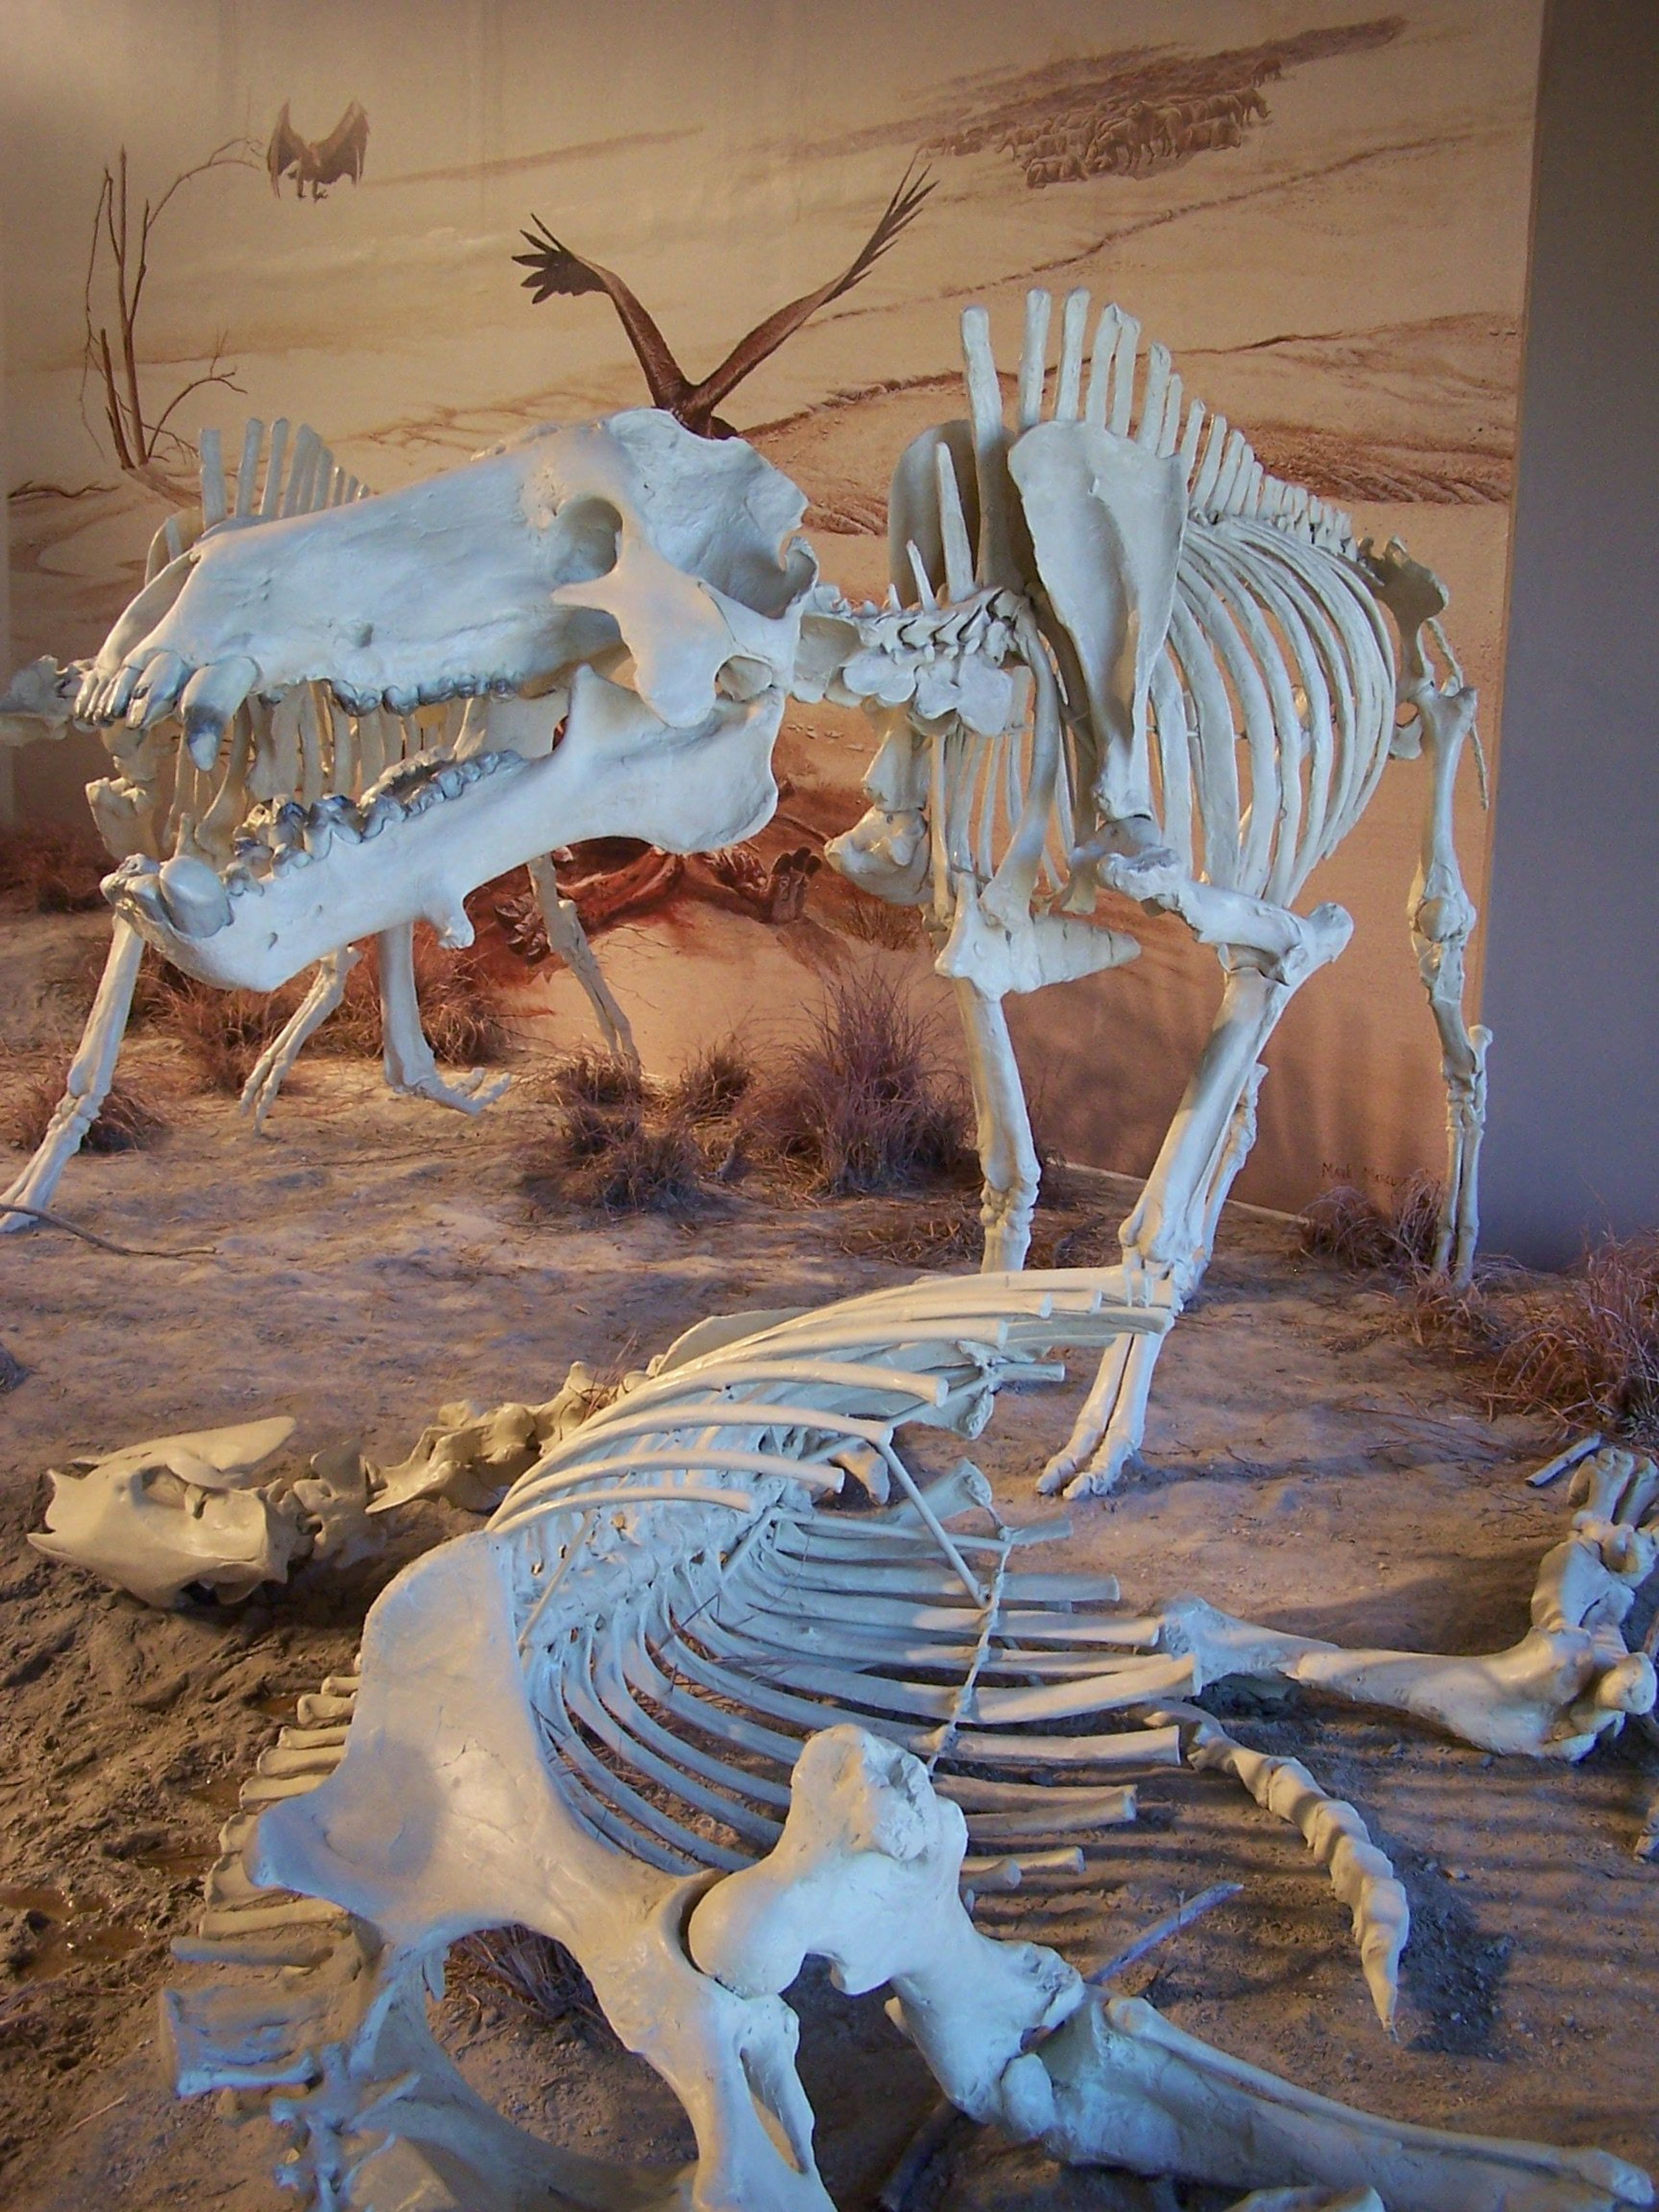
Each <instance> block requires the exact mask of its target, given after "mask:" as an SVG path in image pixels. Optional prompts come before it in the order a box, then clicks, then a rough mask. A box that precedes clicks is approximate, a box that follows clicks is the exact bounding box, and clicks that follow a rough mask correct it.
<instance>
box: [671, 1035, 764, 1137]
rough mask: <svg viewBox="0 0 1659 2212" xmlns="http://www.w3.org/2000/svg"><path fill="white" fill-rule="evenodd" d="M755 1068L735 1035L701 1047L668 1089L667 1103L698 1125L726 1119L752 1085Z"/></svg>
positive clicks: (730, 1115) (736, 1108)
mask: <svg viewBox="0 0 1659 2212" xmlns="http://www.w3.org/2000/svg"><path fill="white" fill-rule="evenodd" d="M754 1081H755V1071H754V1068H753V1066H751V1065H750V1060H749V1057H748V1055H747V1054H746V1053H745V1052H744V1050H743V1048H742V1047H741V1046H740V1045H739V1044H738V1041H737V1039H736V1038H735V1037H726V1038H724V1039H722V1040H721V1042H720V1043H718V1044H711V1045H706V1046H704V1048H703V1049H702V1051H701V1052H699V1053H697V1054H696V1055H695V1056H694V1057H693V1058H692V1059H690V1060H687V1062H686V1064H685V1066H684V1067H683V1068H682V1069H681V1070H680V1072H679V1073H678V1076H677V1077H676V1078H675V1079H674V1080H673V1082H672V1083H671V1084H670V1085H669V1086H668V1089H667V1094H666V1095H667V1097H668V1099H669V1101H670V1103H671V1104H672V1105H673V1106H674V1107H675V1108H677V1109H678V1111H679V1112H680V1113H682V1114H684V1116H685V1118H686V1120H687V1121H690V1122H693V1123H695V1124H696V1125H697V1126H698V1127H702V1126H703V1125H705V1124H707V1123H708V1122H711V1121H730V1120H731V1119H732V1116H733V1115H735V1114H736V1112H737V1111H738V1107H739V1106H740V1105H741V1104H742V1103H743V1101H744V1098H746V1097H748V1095H749V1093H750V1091H751V1090H752V1089H753V1087H754Z"/></svg>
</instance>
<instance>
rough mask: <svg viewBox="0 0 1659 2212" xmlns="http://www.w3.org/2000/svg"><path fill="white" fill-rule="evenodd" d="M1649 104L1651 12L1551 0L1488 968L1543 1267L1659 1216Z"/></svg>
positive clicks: (1510, 1145) (1653, 232) (1506, 1235)
mask: <svg viewBox="0 0 1659 2212" xmlns="http://www.w3.org/2000/svg"><path fill="white" fill-rule="evenodd" d="M1592 117H1593V118H1594V119H1595V128H1594V129H1593V130H1587V129H1586V128H1585V122H1586V118H1592ZM1656 118H1659V9H1655V8H1654V7H1653V6H1652V5H1651V4H1650V0H1562V4H1558V5H1557V6H1555V7H1554V8H1553V9H1552V10H1551V16H1550V23H1549V30H1548V36H1547V44H1546V49H1545V57H1544V69H1543V77H1542V91H1541V106H1540V137H1539V152H1538V206H1537V220H1536V228H1535V240H1536V243H1535V247H1534V264H1533V273H1532V286H1531V294H1530V301H1529V308H1528V332H1527V348H1526V380H1525V387H1524V388H1525V403H1524V408H1523V412H1522V435H1521V459H1520V478H1519V500H1518V509H1517V520H1516V541H1515V563H1514V580H1513V586H1512V597H1511V601H1510V606H1511V613H1510V647H1509V664H1508V673H1507V678H1506V690H1507V692H1508V695H1509V701H1510V705H1509V710H1508V713H1507V714H1506V716H1505V720H1504V780H1503V784H1502V787H1501V790H1500V793H1499V796H1498V807H1497V813H1496V823H1495V838H1494V846H1493V856H1494V857H1493V866H1494V875H1493V882H1492V899H1491V917H1490V936H1489V950H1488V953H1487V965H1486V975H1487V981H1486V1006H1487V1012H1488V1015H1489V1018H1490V1019H1491V1022H1492V1026H1493V1029H1494V1030H1495V1031H1496V1032H1497V1038H1498V1042H1497V1043H1496V1045H1495V1046H1494V1048H1493V1052H1492V1100H1491V1108H1492V1123H1491V1132H1490V1136H1489V1140H1488V1145H1487V1152H1486V1218H1487V1225H1488V1232H1489V1242H1490V1243H1491V1244H1492V1247H1493V1248H1494V1249H1502V1250H1505V1251H1511V1252H1515V1253H1516V1254H1518V1255H1521V1256H1522V1257H1524V1258H1526V1259H1528V1260H1530V1261H1534V1262H1536V1263H1539V1264H1542V1265H1555V1264H1557V1263H1559V1262H1560V1261H1564V1260H1566V1259H1570V1258H1571V1256H1572V1255H1574V1254H1575V1252H1576V1251H1577V1249H1578V1247H1579V1245H1580V1243H1581V1242H1582V1241H1583V1239H1585V1238H1586V1237H1594V1236H1595V1235H1597V1234H1599V1233H1601V1231H1604V1230H1607V1229H1612V1230H1613V1231H1617V1232H1619V1233H1620V1234H1626V1235H1627V1234H1629V1233H1630V1232H1632V1231H1637V1230H1644V1229H1651V1228H1652V1227H1653V1225H1654V1224H1655V1223H1656V1222H1659V1146H1656V1143H1655V1132H1656V1129H1659V866H1656V858H1659V805H1656V802H1655V795H1654V794H1655V791H1656V775H1659V771H1656V738H1659V730H1656V718H1655V710H1654V697H1655V683H1656V673H1659V671H1656V653H1655V647H1654V637H1655V616H1654V610H1655V608H1656V606H1659V543H1656V538H1655V531H1654V495H1655V486H1656V484H1659V375H1656V371H1655V363H1656V362H1659V258H1656V255H1655V252H1654V240H1655V238H1656V237H1659V143H1656V131H1655V121H1656Z"/></svg>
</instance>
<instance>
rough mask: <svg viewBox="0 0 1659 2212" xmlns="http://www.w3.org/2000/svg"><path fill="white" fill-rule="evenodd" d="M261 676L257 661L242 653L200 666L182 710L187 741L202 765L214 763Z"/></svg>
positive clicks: (192, 755)
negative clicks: (230, 724)
mask: <svg viewBox="0 0 1659 2212" xmlns="http://www.w3.org/2000/svg"><path fill="white" fill-rule="evenodd" d="M258 676H259V671H258V666H257V665H256V664H255V663H254V662H253V661H252V660H250V659H248V657H247V656H246V653H233V654H232V655H231V657H230V658H229V659H228V660H216V661H213V662H211V663H210V665H208V666H207V667H205V668H198V669H197V671H196V673H195V675H194V676H192V677H191V679H190V682H189V683H188V684H186V685H185V694H184V697H183V699H182V700H181V701H180V702H179V711H180V713H181V714H182V715H183V717H184V724H185V746H186V747H187V749H188V750H189V753H190V757H191V760H193V761H194V762H195V763H196V765H197V768H202V769H206V768H211V767H212V766H213V763H214V762H215V761H216V759H217V757H218V754H219V741H220V739H221V738H222V737H223V735H224V733H225V729H226V726H227V725H228V722H229V721H230V719H231V717H232V715H233V714H234V713H235V712H236V709H237V708H239V707H240V705H241V703H242V702H243V700H244V699H246V696H247V695H248V693H249V692H250V691H251V690H252V689H253V686H254V684H256V683H257V682H258Z"/></svg>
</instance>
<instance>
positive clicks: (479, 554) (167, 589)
mask: <svg viewBox="0 0 1659 2212" xmlns="http://www.w3.org/2000/svg"><path fill="white" fill-rule="evenodd" d="M804 507H805V501H804V500H803V497H802V495H801V494H800V492H799V491H798V490H797V489H796V488H795V487H794V485H793V484H792V483H790V482H789V481H788V479H787V477H783V476H781V474H780V473H779V472H778V471H776V470H775V469H774V468H772V467H771V466H770V465H769V464H768V463H767V462H765V461H763V459H761V458H760V456H759V455H758V454H757V453H755V452H754V451H753V449H752V448H751V447H748V446H745V445H744V444H743V443H742V442H741V441H738V440H735V439H733V440H726V441H717V442H710V441H707V440H704V439H701V438H696V437H694V436H692V435H691V434H690V432H689V431H686V430H684V429H683V428H681V426H680V425H679V424H678V422H675V421H674V420H673V419H672V417H671V416H666V415H664V414H660V413H659V412H657V411H655V410H650V409H635V410H632V411H630V412H628V413H623V414H620V415H615V416H610V417H609V418H608V419H607V420H605V422H593V423H586V424H583V425H580V426H579V427H577V428H571V429H566V430H545V431H542V432H538V433H537V434H535V435H532V437H530V438H528V439H526V440H525V441H522V442H521V443H519V444H517V445H514V446H511V447H506V448H503V449H501V450H499V451H497V452H495V453H491V454H489V455H486V456H485V457H484V458H483V459H480V460H477V461H474V462H472V463H471V464H470V465H468V466H467V467H465V468H462V469H458V470H455V471H451V472H449V473H447V474H446V475H443V476H440V477H435V478H432V479H431V480H429V481H428V482H427V483H420V484H416V485H412V486H410V488H408V489H405V490H403V491H399V492H394V493H389V494H386V495H382V496H380V497H377V498H372V499H364V500H359V501H355V502H353V503H351V504H350V505H348V506H343V507H330V508H325V509H324V510H323V511H321V512H320V513H313V514H307V515H296V516H295V517H293V518H292V519H290V520H285V521H280V522H276V523H269V522H267V523H262V524H260V525H259V526H258V528H257V529H252V528H250V527H248V526H246V524H243V523H241V522H239V521H236V520H231V521H227V522H225V523H222V524H221V525H220V526H218V527H217V528H216V529H215V530H211V531H210V532H207V533H206V534H205V535H204V537H203V538H201V539H199V540H198V541H197V544H195V545H194V546H192V547H191V549H190V550H189V551H188V552H186V553H185V554H184V555H182V556H180V557H179V559H178V560H176V561H174V562H171V563H169V564H168V566H167V568H164V569H163V570H162V571H161V574H159V575H158V576H157V577H156V578H155V580H154V582H153V583H151V584H150V585H149V586H147V587H146V588H145V590H144V591H143V592H141V593H140V594H139V596H138V598H137V599H135V600H134V602H133V604H132V605H131V607H130V608H129V609H128V610H127V612H126V613H125V615H124V616H123V617H122V618H121V620H120V622H119V623H117V625H116V627H115V629H113V630H112V632H111V634H110V636H109V639H108V640H107V641H106V644H105V646H104V648H103V650H102V651H101V652H100V654H99V656H98V658H97V659H96V660H95V661H94V663H93V665H92V667H91V668H90V670H89V671H88V674H87V677H86V679H85V682H84V684H83V685H82V692H81V696H80V699H79V701H78V702H77V712H78V713H79V714H80V715H81V716H82V718H83V719H87V720H93V721H95V722H100V723H104V724H112V723H113V722H116V721H118V720H123V719H125V721H126V722H127V723H129V724H130V725H131V726H133V727H135V728H138V729H142V728H143V727H145V726H149V724H151V723H152V722H154V721H155V720H159V719H160V718H161V716H162V715H164V714H169V713H173V712H176V713H178V714H179V716H180V717H181V719H182V720H183V723H184V726H185V739H186V743H187V744H188V745H189V747H190V750H191V756H192V757H193V758H194V759H196V760H197V763H198V764H201V763H208V764H210V763H212V761H213V760H214V759H215V757H216V755H217V752H218V749H219V745H220V743H221V740H222V738H223V736H224V733H225V731H226V729H227V727H228V724H229V722H230V720H231V718H232V717H233V716H234V714H235V712H236V710H237V708H239V707H240V705H241V703H242V702H243V701H244V700H245V699H246V698H247V697H248V696H249V695H250V694H252V693H255V692H258V693H259V694H261V695H264V696H270V695H273V694H278V693H283V692H286V691H289V690H292V689H294V688H295V687H296V686H299V685H302V684H311V683H319V684H328V685H329V686H330V687H331V689H332V690H333V693H334V695H335V697H336V699H337V701H338V702H339V703H340V705H341V706H342V707H343V708H344V709H345V710H346V711H347V712H348V713H352V714H360V713H366V712H368V710H369V709H370V708H373V707H376V706H380V705H382V704H384V706H385V707H386V708H387V710H388V711H390V712H392V713H395V714H410V713H412V712H413V711H414V710H415V709H416V708H417V707H419V706H422V705H425V704H430V703H433V702H438V701H441V700H447V699H454V698H459V697H469V698H471V699H472V700H473V701H474V702H477V703H476V705H475V708H474V709H473V710H472V711H471V714H470V717H469V727H468V732H467V737H466V740H465V742H464V744H462V746H461V747H460V748H459V751H458V754H457V755H456V757H452V758H449V759H446V760H442V761H438V762H434V763H405V764H404V765H402V766H401V767H399V768H397V769H392V771H390V772H389V773H388V774H387V775H386V776H384V777H383V778H382V779H381V781H380V784H379V785H378V786H377V787H375V788H374V790H372V791H370V792H368V793H365V795H364V798H363V800H362V803H361V804H354V803H353V802H352V801H351V800H349V799H345V798H343V796H340V795H335V796H331V797H330V798H327V799H321V800H319V801H317V802H316V803H315V804H314V805H312V806H311V807H309V808H289V809H284V810H283V812H284V814H285V815H289V814H292V815H295V817H298V818H296V819H295V820H292V821H286V822H285V823H283V824H280V825H278V824H269V825H267V824H263V823H260V824H258V825H254V824H250V825H249V827H250V828H252V827H256V826H257V827H258V829H259V830H260V832H261V834H260V835H258V836H243V837H242V838H240V839H239V840H238V842H237V845H236V847H235V849H234V854H233V858H232V860H231V861H230V863H229V864H228V866H226V867H225V868H224V869H223V870H222V872H221V871H219V870H217V869H216V868H215V867H213V866H211V865H210V862H209V861H208V860H206V859H204V858H202V857H200V856H199V855H197V854H191V853H179V854H175V855H174V856H173V858H172V859H171V860H167V861H165V862H162V863H160V864H158V863H157V862H156V861H155V860H153V859H150V858H149V857H147V856H142V855H135V856H133V857H132V858H131V859H129V860H126V861H125V862H124V863H123V864H122V866H121V867H120V868H119V869H118V871H117V872H116V875H115V877H114V878H112V882H111V886H110V889H111V895H112V898H113V900H114V902H115V905H116V908H117V910H118V912H119V913H120V914H122V915H125V916H126V918H127V919H128V920H129V921H131V923H132V925H133V927H135V928H137V930H139V931H140V933H142V934H143V936H145V937H146V938H147V939H149V942H150V943H152V944H153V945H156V946H157V947H158V949H159V950H161V951H162V952H164V953H165V954H166V955H167V957H168V958H169V959H171V960H173V961H174V962H175V963H177V964H178V965H179V967H181V968H183V969H185V970H186V971H187V972H188V973H190V974H192V975H197V976H198V977H200V978H201V979H202V980H203V981H208V982H211V983H216V984H220V985H226V986H242V987H248V988H252V989H256V990H270V989H271V988H273V987H276V985H277V984H279V983H281V982H283V981H286V980H287V978H288V977H289V976H290V975H295V974H296V973H297V972H298V971H299V970H300V969H301V968H303V967H305V966H307V965H308V964H309V963H312V962H313V961H316V960H319V959H321V958H322V957H324V956H325V954H327V953H329V952H331V951H333V950H334V949H335V948H336V947H337V945H341V944H343V943H346V942H350V941H353V940H355V939H360V938H363V937H368V936H373V935H378V934H380V933H382V932H383V931H386V930H388V929H391V928H395V927H401V926H403V925H404V924H406V923H408V922H410V921H415V920H417V919H424V920H427V921H430V922H432V923H433V925H434V926H435V927H436V928H437V930H438V931H439V933H440V935H441V937H442V939H443V940H444V941H445V942H446V943H447V944H450V945H464V944H466V943H468V942H469V941H470V939H471V924H470V922H469V921H468V920H467V917H466V915H465V908H464V906H463V904H462V902H463V900H464V898H465V895H466V893H467V892H468V891H469V890H472V889H474V888H475V887H476V886H477V884H480V883H482V882H483V881H485V880H486V879H487V878H489V877H490V876H493V875H496V874H499V873H501V872H502V871H503V870H505V869H507V868H510V867H513V866H517V865H518V864H520V862H522V861H526V860H532V859H534V858H535V857H536V856H538V854H543V853H545V852H548V851H550V850H551V849H553V848H556V847H557V846H560V845H563V844H568V843H569V842H572V841H573V840H575V839H580V838H586V837H596V836H611V835H626V836H635V837H643V838H645V839H646V840H647V842H650V843H653V844H657V845H661V846H663V847H665V848H667V849H669V850H671V851H678V852H689V851H696V850H702V849H708V848H715V847H720V846H725V845H730V844H734V843H736V842H738V840H740V839H741V838H743V837H744V836H748V835H749V834H750V831H752V830H753V829H756V828H757V827H758V826H759V824H760V823H763V821H765V820H766V819H767V817H769V814H770V812H771V811H772V808H773V806H774V805H775V802H776V797H777V793H776V787H775V784H774V782H773V780H772V771H771V750H772V744H773V740H774V738H775V736H776V734H777V730H778V726H779V723H780V721H781V717H782V712H783V705H784V699H785V696H786V688H787V684H788V682H789V679H790V677H791V674H792V672H793V667H794V662H795V656H796V650H797V647H798V643H799V628H800V615H801V609H802V605H803V603H804V601H805V598H806V595H807V593H808V592H809V590H810V589H811V585H812V582H813V580H814V577H815V574H816V565H815V563H814V561H813V558H812V556H811V552H810V551H809V550H808V549H807V547H806V546H805V543H804V541H802V540H801V539H799V538H798V537H797V535H796V532H797V529H798V526H799V522H800V519H801V515H802V513H803V512H804ZM272 829H281V830H282V832H283V834H282V835H280V836H270V835H269V834H268V833H269V832H270V830H272Z"/></svg>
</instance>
